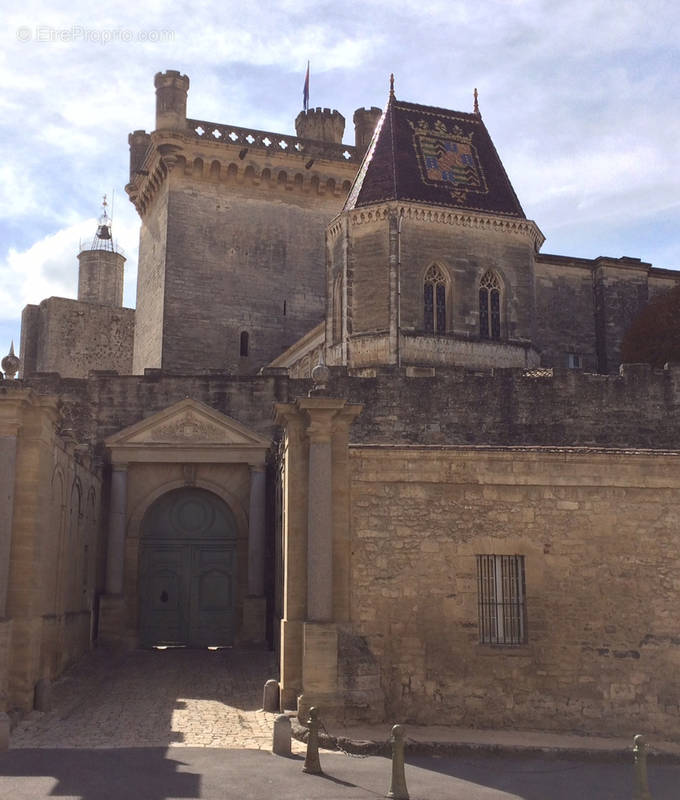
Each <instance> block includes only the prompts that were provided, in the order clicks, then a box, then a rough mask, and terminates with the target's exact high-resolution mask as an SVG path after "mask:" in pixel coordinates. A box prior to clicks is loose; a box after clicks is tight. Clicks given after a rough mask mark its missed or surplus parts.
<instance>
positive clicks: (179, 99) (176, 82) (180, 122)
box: [154, 69, 189, 131]
mask: <svg viewBox="0 0 680 800" xmlns="http://www.w3.org/2000/svg"><path fill="white" fill-rule="evenodd" d="M154 86H155V87H156V130H157V131H161V130H180V131H181V130H184V128H186V122H187V93H188V91H189V78H188V77H187V76H186V75H181V74H180V73H179V72H177V70H174V69H169V70H167V71H166V72H157V73H156V77H155V78H154Z"/></svg>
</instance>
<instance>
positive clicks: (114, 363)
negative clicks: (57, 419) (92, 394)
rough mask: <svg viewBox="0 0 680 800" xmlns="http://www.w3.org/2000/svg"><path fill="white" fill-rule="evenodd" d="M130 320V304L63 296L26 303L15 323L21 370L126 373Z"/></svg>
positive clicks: (25, 372)
mask: <svg viewBox="0 0 680 800" xmlns="http://www.w3.org/2000/svg"><path fill="white" fill-rule="evenodd" d="M114 255H115V254H114ZM134 324H135V311H134V309H132V308H122V307H114V306H108V305H98V304H95V303H88V302H81V301H79V300H69V299H66V298H64V297H50V298H49V299H48V300H43V301H42V303H40V306H27V307H26V308H25V309H24V313H23V316H22V326H21V327H22V333H21V348H22V349H21V356H22V363H21V374H22V376H28V375H30V374H31V373H33V372H58V373H59V374H60V375H61V376H62V377H63V378H85V377H87V374H88V372H89V371H90V370H116V371H118V372H122V373H129V372H131V371H132V343H133V336H134Z"/></svg>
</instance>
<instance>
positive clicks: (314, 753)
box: [302, 706, 323, 775]
mask: <svg viewBox="0 0 680 800" xmlns="http://www.w3.org/2000/svg"><path fill="white" fill-rule="evenodd" d="M305 724H306V726H307V729H308V731H309V734H308V737H307V753H306V754H305V764H304V766H303V767H302V771H303V772H308V773H309V774H310V775H322V774H323V770H322V769H321V762H320V761H319V709H318V708H315V707H314V706H312V707H311V708H310V709H309V718H308V719H307V722H306V723H305Z"/></svg>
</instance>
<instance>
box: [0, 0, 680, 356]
mask: <svg viewBox="0 0 680 800" xmlns="http://www.w3.org/2000/svg"><path fill="white" fill-rule="evenodd" d="M60 5H61V8H58V7H57V6H56V5H54V6H51V5H50V4H49V3H38V2H33V0H25V1H24V2H22V3H10V0H0V9H1V8H2V6H4V10H3V18H4V21H5V25H4V32H3V33H1V34H0V36H1V37H2V39H0V85H2V87H3V88H2V92H0V143H1V144H2V154H3V158H2V159H0V355H2V354H4V353H6V352H7V351H8V349H9V344H10V340H12V339H13V340H14V343H15V347H16V349H17V350H18V347H19V339H20V324H21V310H22V308H23V307H24V306H25V305H26V304H27V303H39V302H40V301H41V300H43V299H45V298H47V297H50V296H53V295H56V296H60V297H76V295H77V282H78V262H77V254H78V252H79V250H80V248H81V243H83V244H84V245H85V246H86V247H87V246H89V243H90V242H91V240H92V237H93V235H94V233H95V230H96V219H97V217H98V215H99V213H100V207H101V197H102V195H103V194H105V193H106V194H107V195H108V201H109V212H110V213H111V212H112V216H113V227H114V236H115V238H116V239H117V240H118V242H119V245H120V246H121V247H122V249H123V250H124V252H125V255H126V256H127V262H126V274H125V298H124V302H125V305H127V306H134V303H135V283H136V267H137V247H138V236H139V219H138V217H137V215H136V212H135V210H134V208H133V206H132V205H131V203H130V202H129V201H128V199H127V195H126V194H125V191H124V187H125V184H126V183H127V178H128V169H129V168H128V163H129V151H128V143H127V136H128V133H129V132H131V131H133V130H138V129H145V130H147V131H151V130H153V127H154V109H155V90H154V86H153V78H154V75H155V73H156V72H159V71H165V70H167V69H176V70H179V71H180V72H182V73H184V74H186V75H188V76H189V78H190V80H191V87H190V90H189V99H188V108H187V113H188V116H190V117H192V118H194V119H202V120H208V121H211V122H219V123H231V124H233V125H239V126H242V127H249V126H250V127H253V128H257V129H259V130H266V131H274V132H277V133H291V134H294V132H295V131H294V119H295V116H296V115H297V114H298V112H299V111H300V110H301V108H302V88H303V81H304V74H305V68H306V65H307V61H308V60H309V61H310V64H311V70H310V72H311V78H310V105H311V106H323V107H331V108H336V109H338V110H339V111H340V112H341V113H342V114H343V115H344V116H345V118H346V120H347V125H346V129H345V142H346V143H348V144H353V142H354V133H353V125H352V114H353V112H354V110H355V109H356V108H358V107H370V106H381V107H382V106H384V104H385V102H386V100H387V94H388V89H389V75H390V73H391V72H393V73H394V75H395V93H396V96H397V98H399V99H402V100H406V101H410V102H415V103H422V104H425V105H436V106H441V107H444V108H452V109H456V110H460V111H471V110H472V103H473V90H474V88H475V87H477V88H478V90H479V103H480V110H481V113H482V116H483V118H484V122H485V124H486V126H487V129H488V130H489V133H490V134H491V137H492V139H493V141H494V143H495V145H496V149H497V150H498V152H499V154H500V157H501V160H502V161H503V163H504V165H505V168H506V171H507V172H508V175H509V177H510V180H511V182H512V184H513V186H514V189H515V192H516V194H517V195H518V197H519V200H520V202H521V203H522V206H523V208H524V211H525V213H526V215H527V217H529V218H530V219H533V220H535V222H536V223H537V224H538V226H539V227H540V228H541V230H542V232H543V234H544V235H545V236H546V242H545V244H544V245H543V247H542V252H544V253H558V254H562V255H572V256H578V257H585V258H596V257H597V256H600V255H606V256H612V257H619V256H624V255H625V256H632V257H637V258H641V259H642V260H643V261H647V262H650V263H652V264H653V265H654V266H655V267H664V268H671V269H680V69H679V67H680V58H679V55H680V53H679V50H680V44H679V43H680V10H678V9H679V8H680V7H678V6H677V5H676V0H398V2H395V1H394V0H361V1H360V2H358V1H356V0H349V1H348V2H345V3H341V2H325V0H278V2H269V1H268V0H260V2H257V3H251V4H246V2H245V0H239V1H238V2H235V1H234V0H221V2H219V3H210V2H208V0H198V1H197V2H189V0H187V1H186V2H176V0H163V2H160V0H148V2H145V3H139V2H137V3H132V2H130V1H129V0H119V1H118V2H117V3H108V4H103V3H91V2H88V3H86V2H83V0H71V2H70V3H69V7H68V9H66V4H65V3H61V4H60ZM112 201H113V207H111V202H112Z"/></svg>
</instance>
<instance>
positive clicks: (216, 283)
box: [162, 182, 339, 373]
mask: <svg viewBox="0 0 680 800" xmlns="http://www.w3.org/2000/svg"><path fill="white" fill-rule="evenodd" d="M276 186H277V185H276V184H274V188H273V189H272V190H269V191H265V192H262V191H260V192H259V193H258V192H256V191H255V190H253V192H252V194H251V195H250V196H249V195H248V193H246V192H243V191H241V190H238V189H235V188H234V187H229V186H226V187H225V185H224V184H209V185H208V186H206V187H204V188H203V189H202V191H201V192H200V194H199V193H197V192H196V191H195V190H194V187H193V186H192V184H191V183H189V182H186V183H185V184H183V185H182V186H181V187H178V190H177V191H172V192H171V194H170V200H169V210H168V231H167V256H166V265H165V289H164V291H165V300H164V313H163V356H162V366H163V368H164V369H168V370H172V371H175V372H182V371H184V372H186V371H189V372H192V371H195V370H196V369H197V368H205V367H211V368H216V369H228V370H230V371H232V372H235V373H239V372H241V373H250V372H255V371H256V370H257V369H258V368H259V367H261V366H262V365H263V364H266V363H268V362H269V361H271V360H272V359H273V358H275V357H276V356H277V355H279V354H280V353H281V352H282V351H283V350H284V349H285V348H287V347H289V346H290V345H292V344H293V343H294V342H295V341H297V340H298V339H299V338H300V337H302V336H303V335H304V334H305V333H307V332H308V331H309V329H310V328H313V327H314V326H315V325H316V324H317V323H318V322H319V320H320V319H321V317H322V316H323V309H324V294H325V272H324V268H323V263H324V248H323V229H324V226H325V224H326V223H327V222H328V219H329V218H330V216H332V214H333V213H334V210H335V209H336V208H337V204H338V203H339V198H333V197H331V198H330V203H331V205H330V207H329V200H328V199H326V198H319V197H305V196H304V195H302V194H301V193H298V195H297V196H296V198H295V199H297V202H293V198H292V194H293V193H292V192H290V193H287V194H285V193H284V192H282V191H277V188H276ZM253 195H254V196H253ZM258 195H259V196H258ZM243 333H245V334H247V336H248V344H247V348H246V349H245V351H244V350H243V349H242V347H241V337H242V334H243Z"/></svg>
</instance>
